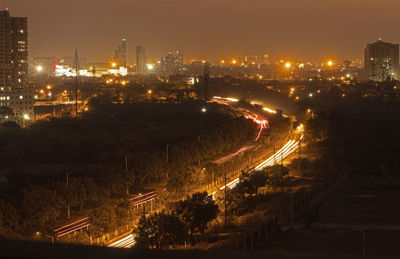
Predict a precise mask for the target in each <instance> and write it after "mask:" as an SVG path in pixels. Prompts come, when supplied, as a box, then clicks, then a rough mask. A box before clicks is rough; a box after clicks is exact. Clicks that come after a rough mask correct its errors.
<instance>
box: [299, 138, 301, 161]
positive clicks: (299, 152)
mask: <svg viewBox="0 0 400 259" xmlns="http://www.w3.org/2000/svg"><path fill="white" fill-rule="evenodd" d="M300 149H301V139H299V158H301V154H300V153H301V152H300V151H301V150H300Z"/></svg>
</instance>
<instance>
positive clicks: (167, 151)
mask: <svg viewBox="0 0 400 259" xmlns="http://www.w3.org/2000/svg"><path fill="white" fill-rule="evenodd" d="M166 149H167V150H166V153H167V164H168V163H169V158H168V153H169V150H168V149H169V148H168V145H167V148H166Z"/></svg>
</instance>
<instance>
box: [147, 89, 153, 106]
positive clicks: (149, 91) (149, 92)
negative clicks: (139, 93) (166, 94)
mask: <svg viewBox="0 0 400 259" xmlns="http://www.w3.org/2000/svg"><path fill="white" fill-rule="evenodd" d="M147 93H148V94H149V95H150V103H151V93H152V91H151V90H148V91H147Z"/></svg>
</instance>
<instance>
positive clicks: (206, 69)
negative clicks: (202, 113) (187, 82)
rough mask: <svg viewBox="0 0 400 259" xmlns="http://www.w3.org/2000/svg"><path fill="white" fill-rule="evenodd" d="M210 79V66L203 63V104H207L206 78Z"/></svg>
mask: <svg viewBox="0 0 400 259" xmlns="http://www.w3.org/2000/svg"><path fill="white" fill-rule="evenodd" d="M209 77H210V66H209V65H208V62H205V63H204V104H207V100H208V96H207V95H208V93H207V90H208V89H207V88H208V78H209Z"/></svg>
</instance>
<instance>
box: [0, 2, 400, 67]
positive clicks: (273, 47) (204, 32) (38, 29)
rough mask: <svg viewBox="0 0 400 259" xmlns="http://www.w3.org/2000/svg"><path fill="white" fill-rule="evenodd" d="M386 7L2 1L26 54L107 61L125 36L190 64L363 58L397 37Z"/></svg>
mask: <svg viewBox="0 0 400 259" xmlns="http://www.w3.org/2000/svg"><path fill="white" fill-rule="evenodd" d="M383 2H384V3H382V2H381V3H379V4H378V3H376V4H375V3H374V2H373V1H358V0H357V1H347V2H344V1H335V2H333V1H330V2H328V3H327V2H324V3H320V2H318V1H314V0H310V1H303V2H302V3H299V2H295V1H292V0H286V1H281V2H280V3H264V2H261V1H257V0H251V1H246V2H245V3H239V2H237V1H218V2H213V1H209V0H207V1H202V2H198V1H192V2H184V1H182V0H174V1H173V0H171V1H164V0H163V1H160V0H152V1H146V2H127V1H123V0H119V1H117V2H113V3H111V2H99V1H96V2H93V1H85V2H84V3H82V2H78V1H76V0H71V1H70V2H69V3H68V5H67V6H60V3H56V2H54V1H49V0H39V1H35V2H32V1H28V0H16V1H13V2H12V3H7V2H5V1H2V4H3V6H7V7H8V8H10V10H11V12H12V13H13V15H15V16H24V17H29V24H30V31H31V34H30V57H35V56H65V55H67V54H69V53H73V50H74V49H75V48H78V49H79V51H80V53H81V55H82V56H86V57H88V59H89V60H92V61H98V60H106V59H112V57H113V50H114V49H115V46H116V44H118V42H119V41H120V40H121V39H122V38H126V39H127V40H128V41H129V42H130V45H128V53H131V54H133V53H135V46H136V45H143V46H146V49H147V50H148V52H149V53H148V56H149V57H161V56H163V55H164V54H165V53H166V52H168V51H169V50H174V49H179V50H182V51H183V52H184V53H185V61H186V62H188V61H190V60H192V59H197V60H199V59H208V60H218V59H219V58H221V57H225V56H235V55H249V54H269V55H270V56H271V58H272V59H278V58H280V57H287V58H293V59H303V60H304V59H307V60H311V61H319V60H323V59H326V58H331V57H334V58H337V59H357V58H358V59H362V57H363V48H364V47H365V42H372V41H375V40H376V39H378V38H382V39H383V40H384V41H388V42H394V43H396V42H399V40H400V34H398V33H397V29H396V28H397V27H398V26H399V22H398V21H397V19H396V12H395V11H394V10H396V9H398V8H399V7H400V3H399V2H397V1H391V0H384V1H383ZM297 10H303V11H302V12H298V11H297ZM360 13H362V15H359V14H360ZM379 13H382V15H379ZM355 14H357V16H356V15H355ZM377 14H378V15H377ZM240 17H247V18H246V19H241V18H240ZM371 17H374V18H373V19H372V18H371ZM160 21H162V22H160ZM382 24H385V25H386V24H390V25H389V26H388V25H386V26H382ZM355 34H357V35H358V37H357V38H356V39H355V38H353V37H352V36H353V35H355ZM48 35H51V36H50V37H49V36H48ZM316 35H318V37H315V36H316ZM189 36H190V37H189ZM43 39H46V40H45V41H44V40H43ZM134 61H135V56H134V55H128V62H129V63H132V64H133V63H135V62H134Z"/></svg>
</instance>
